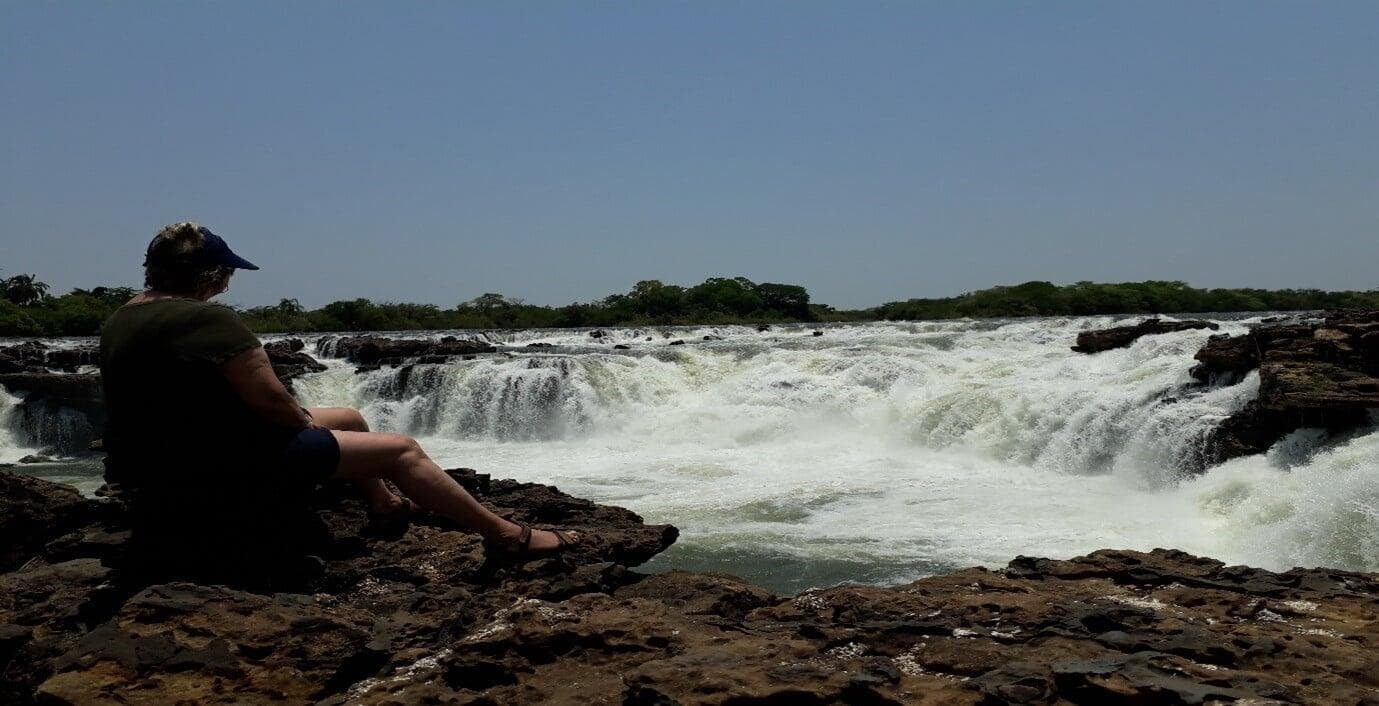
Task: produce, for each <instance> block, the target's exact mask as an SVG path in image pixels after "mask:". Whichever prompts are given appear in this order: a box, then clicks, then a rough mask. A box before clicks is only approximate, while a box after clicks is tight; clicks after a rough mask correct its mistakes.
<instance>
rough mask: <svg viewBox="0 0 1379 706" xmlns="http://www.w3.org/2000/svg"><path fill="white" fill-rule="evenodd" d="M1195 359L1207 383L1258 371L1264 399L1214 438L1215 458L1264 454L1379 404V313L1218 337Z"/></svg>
mask: <svg viewBox="0 0 1379 706" xmlns="http://www.w3.org/2000/svg"><path fill="white" fill-rule="evenodd" d="M1196 357H1197V360H1198V361H1200V363H1199V365H1198V366H1197V367H1195V368H1194V369H1193V370H1192V374H1193V376H1194V377H1196V378H1197V379H1199V380H1202V381H1204V382H1208V383H1212V384H1234V383H1236V382H1238V381H1239V380H1241V379H1242V378H1243V377H1244V376H1245V375H1246V374H1247V373H1249V372H1250V371H1253V370H1258V373H1259V395H1258V397H1257V398H1256V399H1255V400H1254V401H1253V402H1251V403H1250V404H1249V405H1248V406H1247V407H1246V408H1245V409H1243V410H1241V411H1240V412H1238V413H1237V414H1235V415H1233V416H1232V417H1231V418H1229V419H1227V420H1225V422H1223V423H1222V425H1221V426H1220V428H1219V429H1218V430H1217V431H1216V433H1215V434H1214V435H1213V437H1212V438H1211V439H1210V440H1209V444H1208V447H1209V449H1210V452H1211V455H1212V459H1211V460H1212V461H1213V462H1219V461H1222V460H1225V459H1228V458H1233V457H1235V456H1241V455H1245V454H1252V453H1262V452H1264V451H1267V450H1268V449H1269V447H1270V446H1272V445H1273V444H1274V443H1276V442H1277V441H1278V440H1279V439H1281V438H1283V437H1284V436H1285V435H1287V434H1288V433H1290V432H1292V431H1294V430H1297V429H1299V428H1301V427H1318V428H1324V429H1330V430H1333V431H1334V430H1343V429H1347V428H1350V427H1354V426H1357V425H1360V424H1363V423H1365V422H1367V421H1368V419H1369V411H1370V410H1372V409H1375V408H1379V312H1372V311H1353V312H1333V313H1332V314H1330V315H1328V316H1327V317H1326V318H1325V319H1324V320H1322V321H1320V322H1317V323H1312V324H1294V323H1287V324H1280V325H1273V326H1260V327H1257V328H1254V329H1252V330H1251V331H1250V332H1249V333H1246V334H1244V335H1241V336H1213V337H1212V338H1211V339H1210V340H1208V342H1207V344H1206V345H1205V346H1204V347H1203V348H1202V349H1201V350H1200V351H1198V353H1197V356H1196Z"/></svg>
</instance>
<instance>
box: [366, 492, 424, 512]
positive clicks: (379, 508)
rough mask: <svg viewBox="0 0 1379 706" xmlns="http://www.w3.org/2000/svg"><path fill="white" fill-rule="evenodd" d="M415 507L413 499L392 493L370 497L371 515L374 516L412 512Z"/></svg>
mask: <svg viewBox="0 0 1379 706" xmlns="http://www.w3.org/2000/svg"><path fill="white" fill-rule="evenodd" d="M414 508H415V506H414V505H412V501H411V500H408V499H407V498H400V497H398V496H396V495H393V494H392V493H388V494H387V495H385V496H380V497H377V498H369V515H371V516H373V517H393V516H396V515H400V514H403V513H407V514H410V513H411V512H412V510H413V509H414Z"/></svg>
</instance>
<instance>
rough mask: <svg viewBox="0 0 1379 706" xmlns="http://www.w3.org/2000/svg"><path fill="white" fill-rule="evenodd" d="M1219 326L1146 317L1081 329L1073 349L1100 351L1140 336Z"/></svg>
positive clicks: (1085, 351) (1216, 325)
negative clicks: (1093, 328) (1106, 326)
mask: <svg viewBox="0 0 1379 706" xmlns="http://www.w3.org/2000/svg"><path fill="white" fill-rule="evenodd" d="M1219 328H1221V326H1220V325H1219V324H1215V323H1212V322H1210V321H1164V320H1162V319H1146V320H1144V321H1141V322H1140V323H1138V324H1135V325H1134V326H1116V327H1114V328H1108V329H1101V330H1099V331H1083V332H1082V333H1079V334H1077V345H1075V346H1073V350H1074V351H1077V352H1078V353H1100V352H1102V351H1109V350H1112V349H1114V348H1125V347H1126V346H1129V345H1130V344H1132V343H1134V342H1135V341H1137V340H1139V339H1140V338H1141V337H1142V336H1150V335H1156V334H1162V333H1174V332H1177V331H1192V330H1196V329H1211V330H1213V331H1215V330H1217V329H1219Z"/></svg>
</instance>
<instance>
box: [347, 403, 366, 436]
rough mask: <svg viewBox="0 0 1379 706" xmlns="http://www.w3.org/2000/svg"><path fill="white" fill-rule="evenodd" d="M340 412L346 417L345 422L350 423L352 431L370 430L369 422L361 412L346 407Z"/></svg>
mask: <svg viewBox="0 0 1379 706" xmlns="http://www.w3.org/2000/svg"><path fill="white" fill-rule="evenodd" d="M340 411H341V414H342V415H343V416H344V418H345V420H346V421H347V422H348V423H349V425H350V430H351V431H368V430H369V421H368V420H367V419H364V415H363V414H361V413H360V412H359V410H357V409H350V408H349V407H345V408H343V409H341V410H340Z"/></svg>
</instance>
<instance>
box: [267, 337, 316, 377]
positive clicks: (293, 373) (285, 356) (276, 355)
mask: <svg viewBox="0 0 1379 706" xmlns="http://www.w3.org/2000/svg"><path fill="white" fill-rule="evenodd" d="M304 348H306V344H305V343H304V342H303V341H302V340H301V339H299V338H290V339H287V340H285V341H275V342H273V343H267V344H264V346H263V350H264V352H265V353H267V354H268V360H269V362H271V363H272V364H273V372H274V373H275V374H276V375H277V376H278V379H279V380H281V381H282V383H283V385H284V386H286V387H287V388H288V389H289V390H290V389H292V381H294V380H296V379H297V378H299V377H301V376H303V375H306V374H307V373H319V372H321V371H323V370H325V369H326V366H325V365H323V364H322V363H321V362H320V361H318V360H316V359H315V358H313V357H311V356H310V355H308V354H306V353H305V352H303V349H304Z"/></svg>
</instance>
